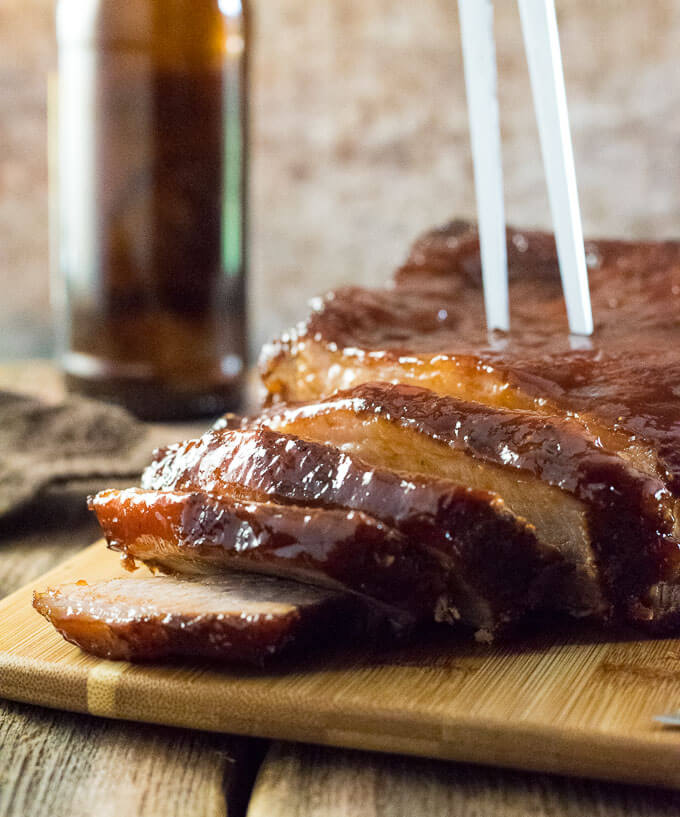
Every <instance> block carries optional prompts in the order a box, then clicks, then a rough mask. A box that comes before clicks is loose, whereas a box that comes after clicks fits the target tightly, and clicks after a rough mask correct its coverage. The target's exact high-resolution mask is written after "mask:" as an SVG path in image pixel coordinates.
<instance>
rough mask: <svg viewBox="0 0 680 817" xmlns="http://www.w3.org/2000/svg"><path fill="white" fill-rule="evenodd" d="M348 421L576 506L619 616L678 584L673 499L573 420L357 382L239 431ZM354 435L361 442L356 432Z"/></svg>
mask: <svg viewBox="0 0 680 817" xmlns="http://www.w3.org/2000/svg"><path fill="white" fill-rule="evenodd" d="M346 412H349V413H350V414H351V415H352V416H356V417H357V418H359V422H361V421H364V422H366V423H370V422H371V421H373V420H378V421H380V422H383V423H385V424H395V425H397V426H402V427H405V428H408V429H411V430H413V431H415V432H417V433H418V434H422V435H424V436H426V437H428V438H430V439H433V440H436V441H437V442H439V443H440V444H441V445H442V446H446V447H447V448H449V449H452V450H458V451H463V452H465V453H466V454H468V455H469V456H471V457H473V458H474V459H476V460H478V461H485V462H488V463H492V464H494V465H500V466H503V467H505V468H509V469H517V470H518V471H520V472H521V471H523V472H528V473H530V474H531V475H533V476H535V477H537V478H538V479H539V480H540V481H541V482H545V483H548V484H549V485H553V486H555V487H557V488H559V489H560V490H562V491H565V492H567V493H569V494H571V495H572V496H574V497H576V498H577V499H579V500H580V501H582V502H583V503H584V504H585V506H586V508H587V516H588V527H589V530H590V534H591V538H592V546H593V549H594V551H595V553H596V556H597V563H598V569H599V572H600V575H601V579H602V584H603V586H604V587H603V589H604V592H605V596H606V597H607V598H608V599H609V600H610V601H611V603H612V605H613V607H614V610H615V612H616V614H617V615H618V616H619V617H623V618H625V617H627V616H629V615H630V616H631V617H632V618H640V617H641V618H643V619H644V618H648V617H649V618H651V612H650V611H649V610H645V605H646V603H647V601H648V600H647V598H646V593H647V591H648V589H649V588H650V587H652V586H653V585H655V584H656V583H658V582H659V581H664V580H665V581H673V580H677V578H678V569H679V567H680V564H679V561H680V560H679V558H678V544H677V540H676V539H675V538H674V535H673V528H674V509H675V508H674V506H675V502H674V500H673V497H672V495H671V492H670V491H669V490H668V489H667V488H666V486H665V485H664V483H663V481H662V480H661V479H659V478H658V477H653V476H649V475H648V474H646V473H642V472H640V471H639V470H637V469H635V468H633V467H632V466H631V465H630V464H629V463H628V462H626V461H625V460H624V459H622V458H621V457H619V456H617V455H616V454H613V453H611V452H609V451H606V450H604V449H603V448H602V447H601V445H599V444H598V441H596V440H595V439H594V438H593V437H592V436H591V435H590V434H589V433H588V432H587V431H586V430H585V429H584V428H583V426H581V425H580V424H579V423H578V422H576V421H575V420H573V419H571V418H567V419H563V418H559V417H546V416H545V415H541V414H538V413H536V412H534V411H526V410H518V409H505V408H499V407H494V406H487V405H484V404H482V403H473V402H466V401H462V400H459V399H457V398H454V397H448V396H441V395H437V394H435V393H434V392H432V391H429V390H427V389H422V388H419V387H417V386H410V385H405V384H396V385H393V384H389V383H365V384H362V385H359V386H356V387H355V388H354V389H351V390H348V391H344V392H339V393H337V394H335V395H333V396H332V397H329V398H327V399H325V400H320V401H317V402H310V403H306V404H303V405H300V406H291V407H285V406H284V407H277V406H273V407H271V408H270V409H268V410H265V411H264V412H262V413H261V414H260V415H258V416H256V417H255V418H253V419H245V420H243V421H242V423H241V425H242V426H243V427H249V426H254V425H259V424H264V425H268V424H271V425H272V427H273V428H280V429H282V430H284V431H286V430H287V428H286V425H287V424H292V427H293V428H294V429H295V432H296V433H302V431H301V429H303V428H304V418H309V417H312V416H319V415H324V414H327V415H332V416H335V417H337V420H336V422H337V423H342V422H343V413H346ZM296 420H297V421H298V422H297V424H296ZM353 433H354V434H355V435H357V434H359V435H360V434H361V428H360V426H357V427H356V428H354V431H353ZM395 444H397V443H396V441H395ZM414 466H415V463H414ZM414 470H417V467H415V468H414Z"/></svg>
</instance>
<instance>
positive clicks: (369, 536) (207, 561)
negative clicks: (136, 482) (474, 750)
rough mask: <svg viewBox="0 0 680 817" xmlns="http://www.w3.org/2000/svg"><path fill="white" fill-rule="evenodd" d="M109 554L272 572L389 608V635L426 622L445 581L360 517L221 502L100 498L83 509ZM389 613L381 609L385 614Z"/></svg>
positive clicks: (418, 553) (425, 555) (421, 556)
mask: <svg viewBox="0 0 680 817" xmlns="http://www.w3.org/2000/svg"><path fill="white" fill-rule="evenodd" d="M90 507H91V509H92V510H94V512H95V513H96V515H97V519H98V521H99V524H100V525H101V527H102V530H103V532H104V535H105V536H106V539H107V541H108V543H109V546H110V547H111V548H112V549H114V550H119V551H121V552H122V553H123V554H124V556H125V557H126V561H127V563H128V565H129V566H130V567H132V568H134V563H135V560H139V561H142V562H144V563H145V564H147V565H148V566H149V567H152V568H160V569H161V570H164V571H166V572H177V573H182V574H192V573H193V574H210V573H219V572H221V571H224V570H237V569H240V570H244V571H257V572H263V573H271V574H275V575H277V576H283V577H285V578H289V579H297V580H299V581H302V582H306V583H312V584H322V585H326V586H330V587H334V588H335V589H345V590H351V591H353V592H356V593H360V594H362V595H365V596H368V597H371V598H373V599H374V600H380V601H382V602H386V603H388V604H393V605H395V608H399V609H393V610H390V611H389V612H390V614H391V616H392V618H393V619H394V621H395V627H401V628H403V627H405V626H406V625H407V624H408V622H409V621H410V620H411V616H413V617H416V618H420V619H422V618H431V617H432V615H433V608H434V606H435V600H436V599H438V598H440V597H442V596H445V594H446V589H447V584H448V579H447V575H446V571H445V568H444V566H443V564H442V561H441V560H440V559H436V558H433V556H432V554H431V553H429V551H428V550H427V549H426V548H423V547H422V546H421V545H420V543H414V542H411V541H409V540H408V539H406V537H405V536H403V535H402V534H400V533H398V532H397V531H396V530H394V529H392V528H390V527H389V526H388V525H385V524H384V523H382V522H378V521H377V520H376V519H373V518H372V517H370V516H367V515H366V514H364V513H361V512H359V511H344V510H328V509H320V508H299V507H296V506H294V505H275V504H273V503H270V502H255V501H252V502H247V503H246V502H240V501H238V500H236V499H233V498H231V497H229V496H228V495H224V494H222V495H221V496H219V497H218V496H211V495H208V494H205V493H180V492H176V491H144V490H142V489H135V488H130V489H127V490H124V491H117V490H108V491H102V492H101V493H99V494H97V496H95V497H93V498H92V499H91V500H90ZM385 612H386V614H387V612H388V611H387V610H386V611H385Z"/></svg>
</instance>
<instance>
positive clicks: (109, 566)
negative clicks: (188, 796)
mask: <svg viewBox="0 0 680 817" xmlns="http://www.w3.org/2000/svg"><path fill="white" fill-rule="evenodd" d="M120 573H121V568H120V567H119V565H118V561H117V557H116V555H115V554H113V553H111V552H109V551H107V550H106V549H105V548H104V547H103V545H102V544H101V543H97V544H95V545H93V546H91V547H90V548H87V549H86V550H85V551H83V552H82V553H80V554H78V555H76V556H75V557H73V558H71V559H70V560H68V561H67V562H66V563H65V564H64V565H62V566H60V567H59V568H57V569H55V570H53V571H51V572H50V573H49V574H48V575H47V576H44V577H41V578H40V579H39V580H37V581H34V582H31V584H30V586H29V587H26V588H23V589H22V590H20V591H18V592H17V593H15V594H14V595H13V596H11V597H9V598H8V599H6V600H5V601H4V602H2V603H0V694H2V695H4V696H5V697H8V698H11V699H13V700H20V701H30V702H35V703H39V704H42V705H46V706H52V707H58V708H63V709H70V710H74V711H80V712H90V713H92V714H98V715H105V716H108V717H114V718H123V719H129V720H140V721H147V722H155V723H163V724H167V725H173V726H185V727H193V728H197V729H206V730H213V731H222V732H231V733H237V734H246V735H255V736H260V737H268V738H282V739H285V740H294V741H305V742H314V743H321V744H327V745H336V746H344V747H351V748H360V749H370V750H378V751H385V752H400V753H405V754H413V755H421V756H428V757H438V758H446V759H452V760H463V761H470V762H475V763H486V764H493V765H499V766H508V767H514V768H523V769H527V770H537V771H545V772H556V773H560V774H572V775H579V776H588V777H601V778H604V779H612V780H620V781H632V782H642V783H648V784H658V785H667V786H673V787H678V788H680V764H678V762H677V760H678V749H679V748H680V732H679V731H675V730H672V729H668V728H664V727H662V726H660V725H659V724H656V723H655V722H654V721H653V716H654V715H655V714H657V713H660V712H664V711H667V710H671V709H674V708H676V707H677V705H678V702H679V701H680V661H679V659H680V648H679V647H678V642H677V641H673V640H670V639H667V640H661V639H660V640H656V641H651V640H647V641H638V640H635V638H633V637H632V636H630V635H628V636H627V637H626V636H623V635H619V636H618V637H616V636H614V635H613V634H610V640H609V641H607V642H606V643H603V642H602V641H601V640H600V636H599V635H598V634H597V633H594V632H590V631H588V630H577V631H576V632H575V633H574V632H573V629H574V628H571V629H570V631H568V632H564V633H554V634H552V635H550V636H548V635H543V636H536V637H534V638H532V639H527V640H525V641H524V642H521V643H514V644H507V645H499V646H496V647H492V648H489V647H485V646H483V645H476V644H471V643H469V642H467V641H460V642H451V640H450V639H447V640H446V641H442V643H440V644H431V645H429V646H424V645H421V646H414V647H411V648H404V649H401V650H398V651H393V652H391V653H389V654H387V653H385V654H378V655H376V654H373V653H371V652H369V651H365V652H357V653H355V654H353V655H347V654H342V655H340V654H337V655H333V654H327V655H325V656H322V657H311V656H310V657H309V659H308V660H307V661H305V662H303V664H302V666H300V665H299V664H298V663H296V664H295V665H294V666H288V667H286V666H283V667H280V668H278V669H271V670H269V671H268V672H255V671H252V670H251V671H248V670H242V669H230V668H224V669H222V668H219V667H215V666H212V667H210V666H207V665H205V664H194V665H179V664H178V665H168V666H160V665H130V664H124V663H114V662H106V661H101V660H99V659H97V658H94V657H92V656H89V655H86V654H84V653H82V652H81V651H79V650H78V649H77V648H75V647H73V646H71V645H69V644H67V643H66V642H64V641H63V640H62V639H61V637H60V636H58V635H57V633H56V632H55V631H54V630H53V629H52V628H51V627H50V626H49V625H48V624H47V623H46V622H44V620H42V619H41V618H39V617H38V615H37V614H36V613H35V612H34V611H33V610H32V609H31V607H30V601H31V593H32V589H33V588H34V587H38V588H43V587H44V586H45V585H47V584H53V583H58V582H59V581H64V580H68V581H72V580H76V579H81V578H84V579H88V580H96V579H99V578H105V577H106V576H113V575H120Z"/></svg>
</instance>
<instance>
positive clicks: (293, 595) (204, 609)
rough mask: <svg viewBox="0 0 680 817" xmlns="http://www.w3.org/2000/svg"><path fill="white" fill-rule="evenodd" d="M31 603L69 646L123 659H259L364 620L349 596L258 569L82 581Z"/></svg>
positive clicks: (340, 633) (349, 629) (328, 639)
mask: <svg viewBox="0 0 680 817" xmlns="http://www.w3.org/2000/svg"><path fill="white" fill-rule="evenodd" d="M33 606H34V607H35V609H36V610H37V611H38V612H39V613H40V614H41V615H43V616H44V617H45V618H46V619H47V620H48V621H50V622H51V623H52V624H53V625H54V627H55V628H56V629H57V630H58V631H59V633H61V635H62V636H63V637H64V638H65V639H66V640H67V641H70V642H71V643H72V644H76V645H77V646H79V647H81V648H82V649H84V650H86V651H87V652H90V653H93V654H94V655H99V656H101V657H102V658H111V659H122V660H127V661H152V660H157V659H160V658H173V657H197V658H209V659H214V660H219V661H224V662H236V663H244V662H245V663H250V664H263V663H264V662H266V661H267V660H268V659H269V658H271V657H272V656H274V655H276V654H278V653H280V652H283V651H289V650H291V649H301V648H302V647H304V646H305V645H308V644H314V645H315V646H317V645H318V643H322V644H323V643H325V644H332V643H334V641H336V640H337V641H339V640H341V639H342V638H344V637H347V635H349V634H356V633H357V632H360V631H361V626H362V625H361V621H362V616H361V615H360V614H359V615H358V612H359V610H358V606H357V604H356V602H355V600H354V597H348V596H345V595H343V594H341V593H337V592H335V591H332V590H328V589H322V588H318V587H312V586H307V585H302V584H298V583H297V582H286V581H283V580H281V579H271V578H268V577H265V576H257V575H255V576H248V575H240V574H239V575H233V576H223V577H220V578H205V579H200V580H199V579H188V578H182V579H177V578H174V577H172V576H158V577H151V578H139V579H138V578H130V579H109V580H108V581H100V582H93V583H92V584H88V583H87V582H84V581H80V582H76V583H74V584H64V585H61V586H59V587H54V588H48V589H47V590H45V591H44V592H40V593H34V596H33ZM357 622H359V623H358V624H357Z"/></svg>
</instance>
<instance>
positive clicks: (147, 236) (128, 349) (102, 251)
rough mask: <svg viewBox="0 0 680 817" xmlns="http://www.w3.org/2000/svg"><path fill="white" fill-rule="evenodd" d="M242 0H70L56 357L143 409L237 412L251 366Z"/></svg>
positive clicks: (60, 159)
mask: <svg viewBox="0 0 680 817" xmlns="http://www.w3.org/2000/svg"><path fill="white" fill-rule="evenodd" d="M244 6H245V0H243V2H242V0H59V2H58V5H57V40H58V55H59V56H58V85H57V88H58V92H57V100H56V107H57V129H56V131H57V140H58V146H57V154H56V155H57V172H56V186H57V190H56V196H57V199H56V205H55V211H56V218H57V228H56V231H55V232H56V237H57V242H58V249H57V253H56V259H57V261H56V265H57V270H56V286H55V288H54V293H55V302H56V305H57V312H58V347H59V349H58V351H59V357H60V360H61V363H62V366H63V369H64V372H65V375H66V380H67V384H68V386H69V387H70V388H71V389H73V390H75V391H78V392H81V393H84V394H87V395H90V396H95V397H100V398H103V399H107V400H110V401H113V402H117V403H120V404H122V405H124V406H126V407H127V408H129V409H130V410H132V411H133V412H135V413H136V414H137V415H138V416H141V417H143V418H146V419H155V420H161V419H180V418H188V417H195V416H201V415H214V414H218V413H220V412H222V411H226V410H230V409H234V408H236V407H237V406H238V403H239V401H240V398H241V392H242V386H243V379H244V368H245V362H246V305H245V281H246V239H247V229H246V226H247V225H246V196H247V178H246V168H247V141H248V140H247V136H248V134H247V119H248V116H247V114H248V85H247V79H248V72H247V63H248V36H247V35H248V10H247V8H245V7H244Z"/></svg>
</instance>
